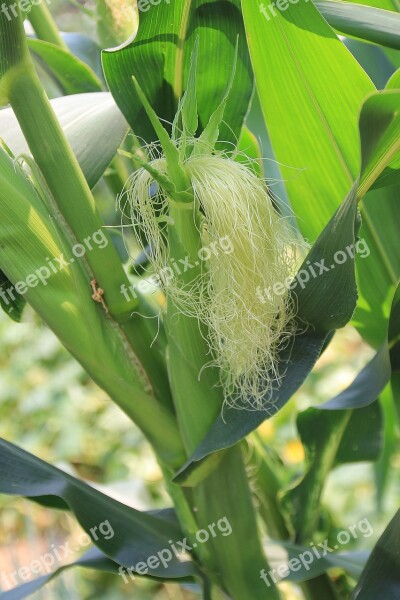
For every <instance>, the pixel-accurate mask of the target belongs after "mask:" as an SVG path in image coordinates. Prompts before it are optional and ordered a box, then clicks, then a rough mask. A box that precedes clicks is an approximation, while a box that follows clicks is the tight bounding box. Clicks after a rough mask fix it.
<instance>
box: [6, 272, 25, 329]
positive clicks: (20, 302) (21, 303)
mask: <svg viewBox="0 0 400 600" xmlns="http://www.w3.org/2000/svg"><path fill="white" fill-rule="evenodd" d="M7 289H11V291H13V290H14V286H13V284H12V283H11V281H10V280H9V279H8V277H7V276H6V275H5V273H3V271H0V305H1V308H2V309H3V310H4V312H5V313H6V314H7V315H8V316H9V317H10V318H11V319H13V321H16V322H17V323H19V322H20V321H21V318H22V313H23V310H24V307H25V304H26V301H25V299H24V297H23V296H21V295H20V294H13V295H12V296H11V295H10V294H7V295H6V294H5V292H6V291H7ZM12 298H14V300H13V299H12Z"/></svg>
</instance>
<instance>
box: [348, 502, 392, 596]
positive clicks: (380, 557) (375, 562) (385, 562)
mask: <svg viewBox="0 0 400 600" xmlns="http://www.w3.org/2000/svg"><path fill="white" fill-rule="evenodd" d="M399 573H400V511H398V512H397V513H396V515H395V516H394V518H393V519H392V521H391V522H390V523H389V525H388V526H387V528H386V529H385V531H384V533H383V534H382V536H381V537H380V539H379V541H378V543H377V544H376V546H375V548H374V550H373V551H372V554H371V556H370V559H369V560H368V562H367V564H366V566H365V569H364V571H363V573H362V575H361V578H360V581H359V582H358V585H357V587H356V589H355V590H354V593H353V595H352V597H351V599H352V600H396V599H397V598H399V594H400V576H399Z"/></svg>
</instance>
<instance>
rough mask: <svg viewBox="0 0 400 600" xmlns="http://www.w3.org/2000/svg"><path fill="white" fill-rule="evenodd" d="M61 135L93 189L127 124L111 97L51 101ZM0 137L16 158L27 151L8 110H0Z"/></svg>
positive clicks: (74, 97)
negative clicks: (66, 140)
mask: <svg viewBox="0 0 400 600" xmlns="http://www.w3.org/2000/svg"><path fill="white" fill-rule="evenodd" d="M51 104H52V106H53V108H54V110H55V113H56V115H57V117H58V119H59V121H60V123H61V126H62V128H63V130H64V133H65V135H66V137H67V139H68V141H69V143H70V144H71V146H72V150H73V151H74V154H75V156H76V158H77V159H78V162H79V164H80V166H81V168H82V170H83V173H84V175H85V177H86V179H87V181H88V183H89V185H90V187H93V186H94V185H95V184H96V183H97V182H98V180H99V179H100V177H101V176H102V175H103V173H104V171H105V170H106V168H107V167H108V165H109V164H110V162H111V160H112V159H113V157H114V155H115V153H116V152H117V149H118V147H119V146H120V145H121V144H122V142H123V140H124V138H125V136H126V134H127V131H128V124H127V122H126V121H125V119H124V117H123V116H122V114H121V112H120V111H119V109H118V107H117V106H116V104H115V102H114V100H113V99H112V96H111V94H109V93H105V92H103V93H92V94H79V95H74V96H65V97H63V98H56V99H54V100H52V101H51ZM0 137H1V138H3V140H4V141H5V143H6V144H7V145H8V146H9V148H10V149H11V151H12V152H13V154H14V155H15V156H19V155H20V154H29V148H28V145H27V143H26V141H25V138H24V136H23V134H22V131H21V129H20V127H19V125H18V121H17V119H16V117H15V115H14V113H13V111H12V110H11V108H4V109H1V110H0Z"/></svg>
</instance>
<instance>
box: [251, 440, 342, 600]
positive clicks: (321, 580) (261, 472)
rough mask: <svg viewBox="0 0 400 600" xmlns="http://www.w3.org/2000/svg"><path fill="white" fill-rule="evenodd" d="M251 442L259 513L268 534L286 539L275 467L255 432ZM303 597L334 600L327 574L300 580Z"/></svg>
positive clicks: (316, 599)
mask: <svg viewBox="0 0 400 600" xmlns="http://www.w3.org/2000/svg"><path fill="white" fill-rule="evenodd" d="M251 442H252V444H253V446H254V448H253V450H254V452H253V454H252V456H251V463H250V464H251V467H253V468H254V469H256V474H257V491H258V494H257V497H258V499H259V502H260V509H259V512H260V515H261V517H262V519H263V521H264V523H265V524H266V526H267V532H268V534H269V535H270V536H271V537H272V538H273V539H276V540H283V541H284V540H290V538H291V535H290V532H289V529H288V527H287V525H286V523H285V520H284V518H283V516H282V513H281V510H280V506H279V497H278V494H279V492H280V491H281V489H282V484H281V481H280V479H279V476H278V474H277V472H276V468H275V467H274V466H273V465H272V464H271V458H270V457H269V456H268V454H267V452H266V450H265V448H264V446H263V444H262V442H261V440H260V438H259V437H258V435H257V433H255V434H253V435H252V437H251ZM299 585H300V587H301V589H302V592H303V594H304V597H305V599H306V600H321V598H323V599H324V600H337V595H336V592H335V589H334V586H333V584H332V582H331V580H330V578H329V576H328V575H327V574H325V573H324V574H321V575H319V576H318V577H314V578H313V579H309V580H308V581H303V582H301V583H300V584H299Z"/></svg>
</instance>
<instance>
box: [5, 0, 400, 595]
mask: <svg viewBox="0 0 400 600" xmlns="http://www.w3.org/2000/svg"><path fill="white" fill-rule="evenodd" d="M21 4H22V3H20V4H19V5H17V4H15V3H14V4H13V3H12V2H11V0H6V1H5V3H4V4H3V5H2V8H1V13H0V105H1V106H3V107H4V108H3V109H2V110H0V137H1V148H0V179H1V185H0V200H1V202H0V217H1V218H0V247H1V251H0V268H1V288H0V302H1V304H2V308H3V309H4V310H5V311H6V312H7V313H8V315H9V316H10V317H11V318H13V319H14V320H17V321H18V320H20V319H21V315H22V312H23V310H24V307H25V304H26V303H29V304H30V305H31V307H32V308H33V309H34V310H35V311H36V313H37V314H38V315H39V316H40V317H41V319H43V321H44V322H45V323H46V324H47V325H48V326H49V327H50V328H51V329H52V331H53V332H54V333H55V334H56V336H57V337H58V338H59V340H60V342H61V343H62V344H63V345H64V346H65V347H66V348H67V350H68V351H69V352H70V353H71V354H72V356H73V357H74V358H75V359H76V360H77V361H78V362H79V363H80V364H81V365H82V367H83V368H84V369H85V370H86V372H87V373H88V374H89V375H90V377H91V378H92V379H93V380H94V381H95V382H96V383H97V384H98V385H99V386H100V387H101V388H102V389H104V390H105V391H106V392H107V394H108V395H109V397H110V399H111V400H112V401H113V402H115V403H116V404H117V405H118V406H119V407H120V408H121V409H122V410H123V411H124V412H125V413H126V414H127V415H128V417H129V418H130V419H131V420H132V423H133V424H135V426H137V427H138V428H140V430H141V431H142V433H143V435H144V436H145V437H146V439H147V440H148V441H149V442H150V444H151V446H152V448H153V451H154V453H155V456H156V458H157V461H158V463H159V465H160V467H161V469H162V472H163V476H164V479H165V485H166V487H167V490H168V493H169V496H170V500H171V504H170V507H167V508H166V509H165V510H164V511H158V512H156V511H151V510H149V511H148V512H140V511H138V510H135V509H133V508H131V507H128V506H126V505H124V504H122V503H120V502H118V501H116V500H114V499H112V498H110V497H108V496H106V495H104V494H103V493H100V492H99V491H97V490H95V489H94V488H92V487H91V486H89V485H88V484H87V483H85V482H84V481H82V480H79V479H77V478H74V477H72V476H71V475H69V474H66V473H64V472H63V471H61V470H59V469H57V468H55V467H53V466H51V465H49V464H47V463H45V462H43V461H42V460H40V459H39V458H37V457H35V456H33V455H31V454H29V453H27V452H26V451H24V450H22V449H21V448H19V447H18V446H16V445H14V444H13V443H12V442H10V441H6V440H1V441H0V473H1V479H0V492H1V493H2V494H11V495H17V496H24V497H27V498H29V499H31V500H34V501H35V502H38V503H40V504H43V505H45V506H46V507H48V508H49V509H63V510H66V511H70V513H71V514H72V515H74V517H75V518H76V519H77V521H78V522H79V524H80V525H81V527H82V528H83V529H84V531H85V532H86V533H87V534H88V536H89V537H90V539H91V541H92V542H93V546H92V548H91V549H90V550H89V551H88V552H87V553H86V554H84V555H83V556H82V557H81V558H80V559H79V560H78V561H76V562H75V563H72V564H71V565H68V567H66V566H64V567H61V568H60V569H58V570H57V571H55V572H54V573H51V574H50V575H49V574H48V575H46V576H43V577H39V578H38V579H35V580H32V581H28V582H26V583H23V584H22V585H20V586H19V587H17V588H15V589H13V590H9V591H5V592H3V593H1V594H0V597H1V598H4V600H6V599H7V600H8V599H10V600H13V599H16V598H25V597H27V596H28V595H30V594H32V593H34V592H35V591H37V590H38V589H40V588H41V587H42V586H43V585H45V584H46V583H47V582H48V581H49V580H50V579H52V578H53V577H55V576H56V575H57V574H58V573H59V572H61V571H62V570H63V569H64V568H73V567H74V566H85V567H87V568H91V569H94V570H98V571H107V572H111V573H114V574H115V575H118V574H119V575H122V576H123V577H124V578H125V580H126V581H128V582H129V580H134V579H135V577H148V578H152V579H155V580H157V581H172V582H176V583H177V584H179V585H182V586H190V587H191V589H192V590H194V591H195V592H196V593H198V594H199V595H200V596H201V597H203V598H204V599H208V600H217V599H218V600H222V599H223V598H226V599H228V598H230V599H232V600H256V599H269V600H278V599H279V598H284V597H285V594H286V593H287V591H285V590H287V587H286V588H285V587H284V586H282V585H281V583H280V582H281V581H286V582H292V583H293V584H296V585H297V586H299V588H300V590H301V594H302V597H304V598H306V599H308V600H321V599H323V600H341V599H344V598H354V599H355V598H357V599H358V600H388V599H389V598H398V597H400V582H399V575H398V573H399V568H400V563H399V543H400V541H399V540H400V537H399V536H400V513H398V514H397V515H395V517H394V518H393V520H392V521H391V523H390V524H389V525H388V527H387V529H386V531H385V532H384V534H383V536H382V537H381V538H380V539H379V541H378V543H377V544H376V546H375V547H374V549H371V550H372V552H371V554H370V556H369V558H368V557H367V556H365V554H363V555H360V554H358V553H352V552H347V553H343V552H341V551H340V549H339V548H338V547H334V548H331V545H332V544H333V542H332V539H333V533H334V524H333V522H332V520H331V519H329V518H327V517H326V508H325V507H324V504H323V500H322V495H323V492H324V489H325V484H326V480H327V477H328V475H329V473H330V472H331V471H332V470H333V469H334V468H335V467H336V466H338V465H342V464H348V463H357V462H361V461H371V462H373V461H377V460H378V458H379V457H380V456H381V455H382V453H383V455H384V456H385V457H386V464H387V461H389V460H390V456H391V454H392V453H393V452H394V449H395V442H393V440H396V435H397V427H398V416H399V406H400V404H399V402H400V397H399V391H400V387H399V371H400V363H399V350H400V347H399V335H400V329H399V326H400V321H399V314H400V312H399V311H400V295H399V291H398V287H397V286H398V281H399V274H400V266H399V264H400V263H399V258H400V245H399V241H398V223H399V217H400V212H399V211H400V209H399V203H398V200H399V198H398V195H399V190H400V178H399V173H400V170H399V167H400V71H399V70H397V71H396V66H397V67H399V66H400V62H399V56H400V55H399V52H398V50H399V49H400V33H399V32H400V15H399V14H398V11H399V9H400V7H399V6H398V3H397V4H396V0H385V1H384V0H379V1H378V0H377V1H376V2H368V3H367V4H368V5H370V4H372V6H365V5H364V3H362V2H361V0H360V3H358V4H356V3H353V2H331V1H322V0H321V1H315V2H312V1H311V0H299V1H297V2H295V1H293V0H291V1H290V2H289V0H285V1H283V2H273V1H271V0H266V1H264V2H259V0H243V2H242V3H241V2H240V0H226V1H223V0H214V1H212V2H206V1H205V0H193V1H192V2H191V1H189V0H173V1H171V2H169V1H167V0H165V1H163V0H162V1H161V2H158V3H157V2H143V1H142V0H141V1H140V2H139V3H138V9H139V10H138V11H136V12H135V11H132V10H129V9H126V8H125V11H124V10H123V7H122V6H117V5H115V6H114V5H113V6H111V4H109V3H104V2H102V0H98V1H97V3H96V5H97V6H96V11H97V17H96V18H97V20H98V36H99V40H100V43H101V45H102V46H103V47H108V46H115V47H113V48H109V49H105V50H103V51H102V72H101V73H100V72H96V71H95V70H94V67H93V65H92V66H90V65H89V64H88V62H85V61H84V60H82V59H80V58H78V56H77V55H76V53H74V45H73V44H72V43H68V36H63V35H62V34H61V33H60V32H59V30H58V29H57V27H56V25H55V23H54V21H53V19H52V16H51V14H50V12H49V10H48V8H47V6H46V5H44V4H43V3H42V4H36V5H35V6H32V7H31V9H30V12H29V11H26V10H24V7H22V6H21ZM375 4H376V6H375ZM138 15H139V19H138ZM24 20H29V21H30V24H31V26H32V27H33V30H34V32H35V34H36V36H35V37H34V38H32V37H29V36H28V37H27V36H26V34H25V29H24ZM339 34H340V35H341V37H339ZM128 37H129V39H128V41H126V39H127V38H128ZM355 39H357V40H358V41H355ZM360 40H363V41H360ZM365 41H368V42H370V43H373V44H374V46H372V45H367V44H366V43H365ZM357 49H358V53H357ZM371 49H372V50H371ZM350 50H352V51H350ZM370 51H371V52H372V51H373V52H375V53H379V54H376V56H379V59H380V60H381V63H379V64H382V65H383V64H385V65H386V67H385V68H388V69H389V71H390V72H389V73H388V74H387V77H385V80H384V81H382V73H380V72H376V71H374V70H373V68H372V67H371V61H370V60H369V55H368V52H370ZM374 56H375V55H374ZM356 57H357V58H356ZM384 61H385V62H384ZM43 68H45V69H46V70H47V72H48V73H50V74H51V76H52V77H53V80H55V81H56V83H57V86H58V89H59V91H61V93H59V94H57V95H58V96H60V97H58V98H55V99H52V100H51V101H50V100H49V99H48V95H47V94H46V83H44V80H43V77H39V75H43V73H42V71H43ZM378 71H379V69H378ZM38 73H39V75H38ZM378 80H379V81H378ZM254 88H255V90H256V92H255V91H254ZM254 94H257V96H258V99H259V102H260V105H261V110H262V115H263V117H262V119H261V118H260V119H259V123H261V120H262V121H263V123H262V126H264V125H266V127H267V130H268V135H269V139H270V143H271V146H272V150H271V154H270V158H273V159H274V162H273V163H270V162H265V163H264V162H263V161H262V154H263V151H262V150H261V149H260V146H259V143H258V139H257V138H258V136H259V133H260V132H259V131H257V130H255V129H254V127H252V125H251V122H250V121H251V120H250V119H248V118H247V115H248V111H249V106H250V105H251V103H252V98H253V96H254ZM260 127H261V125H260ZM252 129H253V130H252ZM128 132H129V133H128ZM267 152H269V150H267ZM110 163H111V167H110V168H109V165H110ZM271 164H273V165H274V167H273V168H274V169H275V171H274V173H276V168H277V166H278V167H279V171H278V173H279V175H278V178H279V179H280V181H281V182H283V184H282V185H281V194H274V193H273V187H272V185H270V179H272V176H271V173H272V171H271V169H272V167H271ZM102 177H104V179H105V180H106V181H107V184H108V185H109V186H110V188H111V189H112V190H113V192H114V195H115V198H116V204H117V208H116V210H117V214H118V215H119V219H120V222H121V227H117V230H118V231H121V232H122V233H123V235H124V238H125V243H126V246H127V247H128V249H129V250H130V254H131V255H133V257H132V256H131V257H130V258H129V259H127V255H126V254H124V253H123V252H121V243H120V241H118V238H117V237H116V236H114V235H113V233H114V230H113V229H110V228H108V227H106V226H105V222H104V219H103V217H102V215H101V213H100V211H99V207H98V206H97V204H96V194H95V193H94V192H93V191H92V190H93V188H94V186H95V184H96V183H97V182H98V181H99V180H100V179H101V178H102ZM265 178H266V179H265ZM282 196H283V197H282ZM285 199H286V201H285ZM116 240H117V241H116ZM139 255H140V256H139ZM138 256H139V258H138ZM132 260H133V261H134V266H133V268H132ZM133 271H134V274H133ZM155 295H156V296H157V301H154V296H155ZM348 323H351V325H352V326H354V327H355V328H357V330H358V331H359V333H360V334H361V335H362V337H363V338H364V340H365V341H366V342H367V343H368V344H370V346H371V347H372V348H374V351H375V356H374V357H373V358H372V360H371V361H370V362H369V363H368V364H367V365H366V366H365V367H364V368H363V370H362V371H361V372H360V373H359V375H358V376H357V377H356V379H355V380H354V381H353V383H352V384H351V385H350V386H349V387H347V388H346V389H345V390H344V391H343V392H342V393H340V394H339V395H338V396H335V397H334V398H332V399H331V400H330V401H329V402H327V403H325V404H323V405H316V406H312V407H311V408H309V409H307V410H305V411H303V412H299V413H298V414H297V427H298V431H299V435H300V438H301V441H302V444H303V446H304V449H305V456H306V459H305V463H304V469H303V471H302V473H301V474H299V476H298V477H297V478H295V479H292V480H288V477H287V473H286V472H285V467H284V464H283V462H282V461H281V459H280V458H279V456H277V454H276V452H275V450H274V449H273V448H271V447H267V446H266V445H265V444H264V442H263V441H262V439H261V438H260V436H259V435H258V433H257V428H258V427H259V426H260V425H261V424H262V423H263V422H264V421H265V420H267V419H274V417H275V415H276V414H277V413H278V411H279V410H280V409H281V408H282V407H283V406H285V405H286V404H287V403H288V402H290V400H291V398H292V397H293V395H294V394H295V392H296V391H297V390H298V389H299V387H300V386H301V385H302V383H303V382H304V381H305V380H306V378H307V377H308V376H309V374H310V373H311V371H312V369H313V367H314V365H315V363H316V362H317V360H318V359H319V357H320V356H321V355H322V354H323V352H325V350H326V349H327V347H328V346H329V344H330V343H331V341H332V339H333V337H334V335H335V332H336V331H337V330H338V329H340V328H343V327H344V326H345V325H346V324H348ZM93 426H94V427H95V426H96V424H95V423H94V425H93ZM388 431H390V432H392V433H393V435H392V436H389V435H384V432H388ZM389 438H390V439H391V440H392V441H391V445H388V441H387V440H388V439H389ZM385 473H386V477H387V470H386V471H385V470H384V469H383V471H382V470H381V471H380V475H381V480H382V481H383V483H382V481H381V484H379V485H378V483H377V485H378V487H379V489H378V492H379V493H382V494H383V490H384V479H385ZM377 481H378V478H377ZM323 516H325V518H323ZM105 522H108V523H109V524H110V525H111V526H112V531H113V536H112V537H111V536H104V535H103V536H101V535H99V527H100V524H104V523H105ZM342 525H343V526H344V525H345V524H344V523H343V524H342ZM100 531H102V530H101V527H100ZM322 540H325V542H323V543H322ZM326 540H328V541H326ZM328 543H329V547H328ZM277 545H280V547H281V548H282V547H283V548H284V549H285V550H286V553H287V564H286V563H285V565H284V566H283V567H282V565H280V567H279V568H275V567H276V564H275V563H276V561H275V559H274V553H273V551H271V548H274V547H276V546H277ZM367 558H368V560H367ZM274 561H275V562H274ZM365 563H366V564H365ZM0 566H1V565H0ZM200 596H199V597H200Z"/></svg>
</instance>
